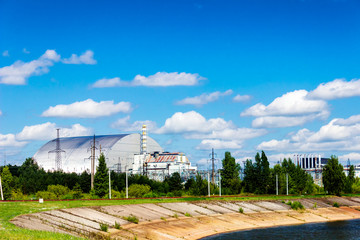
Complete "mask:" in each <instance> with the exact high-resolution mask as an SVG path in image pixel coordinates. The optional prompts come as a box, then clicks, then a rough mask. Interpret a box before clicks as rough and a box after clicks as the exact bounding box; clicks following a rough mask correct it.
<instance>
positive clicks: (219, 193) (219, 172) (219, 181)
mask: <svg viewBox="0 0 360 240" xmlns="http://www.w3.org/2000/svg"><path fill="white" fill-rule="evenodd" d="M219 196H220V197H221V171H220V170H219Z"/></svg>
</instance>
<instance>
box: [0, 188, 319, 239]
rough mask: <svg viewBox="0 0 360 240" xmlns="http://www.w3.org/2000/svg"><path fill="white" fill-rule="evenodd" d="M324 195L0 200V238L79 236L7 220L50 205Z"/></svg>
mask: <svg viewBox="0 0 360 240" xmlns="http://www.w3.org/2000/svg"><path fill="white" fill-rule="evenodd" d="M318 197H324V196H323V195H306V196H256V195H253V196H225V197H211V198H208V197H184V198H159V199H125V200H75V201H45V202H44V203H42V204H40V203H38V202H0V239H81V238H76V237H70V236H69V235H64V234H57V233H50V232H44V231H33V230H27V229H23V228H19V227H16V226H14V225H13V224H11V223H10V222H9V221H10V220H11V219H12V218H14V217H15V216H18V215H23V214H28V213H35V212H41V211H48V210H53V209H63V208H75V207H86V206H100V205H101V206H108V205H124V204H141V203H164V202H185V201H188V202H191V201H214V200H215V201H216V200H225V201H231V200H242V201H249V200H283V199H296V198H318Z"/></svg>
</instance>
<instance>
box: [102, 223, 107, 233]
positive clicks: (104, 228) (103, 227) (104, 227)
mask: <svg viewBox="0 0 360 240" xmlns="http://www.w3.org/2000/svg"><path fill="white" fill-rule="evenodd" d="M108 228H109V226H108V225H107V224H104V223H100V230H101V231H103V232H107V231H108Z"/></svg>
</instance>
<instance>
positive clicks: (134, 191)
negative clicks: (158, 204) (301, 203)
mask: <svg viewBox="0 0 360 240" xmlns="http://www.w3.org/2000/svg"><path fill="white" fill-rule="evenodd" d="M128 191H129V192H128V193H129V196H130V197H136V198H140V197H142V196H144V195H145V194H147V193H149V192H150V191H151V188H150V186H149V185H140V184H132V185H131V186H130V187H129V189H128Z"/></svg>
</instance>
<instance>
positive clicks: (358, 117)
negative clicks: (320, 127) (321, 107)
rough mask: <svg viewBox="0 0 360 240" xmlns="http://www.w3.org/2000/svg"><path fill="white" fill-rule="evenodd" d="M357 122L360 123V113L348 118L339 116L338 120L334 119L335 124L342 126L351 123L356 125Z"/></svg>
mask: <svg viewBox="0 0 360 240" xmlns="http://www.w3.org/2000/svg"><path fill="white" fill-rule="evenodd" d="M356 123H360V115H354V116H351V117H349V118H347V119H343V118H339V119H337V120H336V121H334V124H336V125H340V126H350V125H354V124H356Z"/></svg>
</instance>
